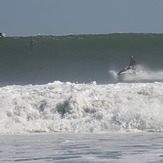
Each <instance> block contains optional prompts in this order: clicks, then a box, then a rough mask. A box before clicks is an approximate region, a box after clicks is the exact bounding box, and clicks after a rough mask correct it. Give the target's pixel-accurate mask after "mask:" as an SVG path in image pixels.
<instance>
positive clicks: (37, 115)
mask: <svg viewBox="0 0 163 163" xmlns="http://www.w3.org/2000/svg"><path fill="white" fill-rule="evenodd" d="M162 54H163V34H144V33H113V34H91V35H65V36H53V35H52V36H49V35H47V36H46V35H45V36H44V35H37V36H28V37H4V38H0V134H1V136H0V161H2V162H3V161H4V162H17V161H19V162H119V163H120V162H133V160H134V162H143V163H144V162H148V163H154V162H157V163H158V162H160V163H161V162H163V153H162V149H163V141H162V140H163V135H162V132H163V64H162V61H163V55H162ZM130 56H134V57H135V59H136V62H137V69H138V70H139V73H138V74H136V75H134V78H133V77H125V78H124V79H123V80H119V79H118V77H117V73H118V72H119V71H120V70H122V69H123V68H125V67H126V66H128V65H129V62H130Z"/></svg>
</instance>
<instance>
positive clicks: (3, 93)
mask: <svg viewBox="0 0 163 163" xmlns="http://www.w3.org/2000/svg"><path fill="white" fill-rule="evenodd" d="M0 101H1V102H0V133H24V132H50V131H52V132H64V131H66V132H106V131H109V132H112V131H129V130H130V131H134V130H141V131H163V119H162V117H163V110H162V108H163V83H118V84H108V85H97V84H96V83H95V82H93V83H91V84H75V83H69V82H67V83H62V82H59V81H57V82H54V83H49V84H45V85H34V86H33V85H26V86H14V85H13V86H7V87H2V88H0Z"/></svg>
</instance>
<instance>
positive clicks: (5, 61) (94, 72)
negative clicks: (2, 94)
mask: <svg viewBox="0 0 163 163" xmlns="http://www.w3.org/2000/svg"><path fill="white" fill-rule="evenodd" d="M31 40H34V41H35V42H33V43H31ZM162 43H163V34H137V33H135V34H134V33H128V34H127V33H122V34H105V35H101V34H99V35H67V36H32V37H6V38H1V39H0V77H1V78H0V83H1V84H2V85H4V84H45V83H48V82H53V81H56V80H59V81H62V82H66V81H69V82H82V83H83V82H85V83H87V82H92V81H96V82H97V83H108V82H109V83H110V82H114V81H115V78H114V75H113V73H110V71H112V72H114V73H117V72H118V71H120V70H121V69H122V68H124V67H125V66H127V65H128V63H129V56H131V55H134V56H135V58H136V60H137V63H138V64H139V65H140V66H142V67H143V68H145V69H146V70H148V71H149V72H152V74H151V76H152V77H151V76H148V79H152V80H157V79H159V80H160V79H161V80H162V79H163V75H162V69H163V64H162V61H163V55H162V54H163V46H162ZM108 71H109V72H108ZM158 71H159V75H155V74H156V73H157V72H158ZM160 74H161V76H160ZM154 75H155V77H154Z"/></svg>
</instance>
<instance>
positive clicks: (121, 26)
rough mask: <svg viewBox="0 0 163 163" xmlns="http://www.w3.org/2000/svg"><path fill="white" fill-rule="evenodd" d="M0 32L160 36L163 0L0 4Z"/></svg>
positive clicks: (5, 0) (1, 0) (14, 0)
mask: <svg viewBox="0 0 163 163" xmlns="http://www.w3.org/2000/svg"><path fill="white" fill-rule="evenodd" d="M0 5H1V9H0V20H1V21H0V32H4V33H6V35H7V36H29V35H30V36H31V35H37V34H48V35H49V34H52V35H65V34H70V33H72V34H97V33H98V34H107V33H115V32H127V33H128V32H141V33H162V32H163V0H0Z"/></svg>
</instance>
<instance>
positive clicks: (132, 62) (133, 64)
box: [127, 56, 136, 70]
mask: <svg viewBox="0 0 163 163" xmlns="http://www.w3.org/2000/svg"><path fill="white" fill-rule="evenodd" d="M127 69H132V70H135V69H136V61H135V58H134V56H130V64H129V66H128V67H127Z"/></svg>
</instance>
